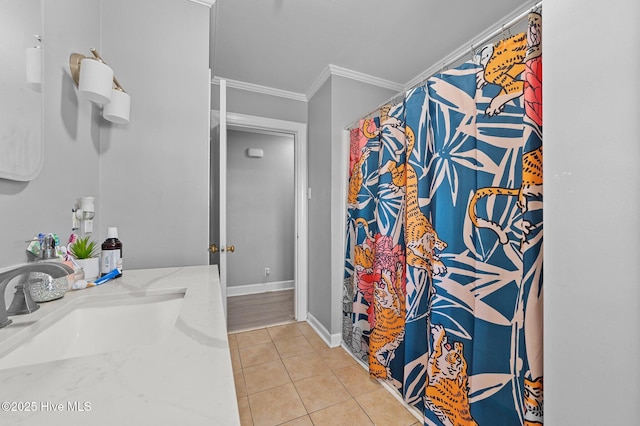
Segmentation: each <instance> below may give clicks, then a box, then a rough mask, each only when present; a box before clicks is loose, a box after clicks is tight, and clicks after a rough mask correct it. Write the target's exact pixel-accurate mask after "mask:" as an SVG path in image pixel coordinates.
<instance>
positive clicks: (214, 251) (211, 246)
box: [209, 244, 218, 254]
mask: <svg viewBox="0 0 640 426" xmlns="http://www.w3.org/2000/svg"><path fill="white" fill-rule="evenodd" d="M209 251H210V252H211V254H216V253H217V252H218V246H217V245H215V244H211V245H210V246H209Z"/></svg>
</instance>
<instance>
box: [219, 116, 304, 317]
mask: <svg viewBox="0 0 640 426" xmlns="http://www.w3.org/2000/svg"><path fill="white" fill-rule="evenodd" d="M219 122H220V112H219V111H217V110H212V111H211V128H212V129H213V128H214V127H216V126H217V125H218V123H219ZM227 127H233V128H236V129H240V130H249V131H255V130H258V131H260V130H262V131H268V132H278V133H285V134H289V135H292V136H293V138H294V162H295V165H294V174H295V177H294V188H295V224H294V226H295V235H296V238H295V243H294V244H295V247H294V257H295V259H294V272H293V280H294V286H295V290H294V299H295V304H294V315H295V319H296V320H298V321H306V319H307V313H308V312H309V306H308V294H309V289H308V264H309V260H308V236H307V234H308V227H307V224H308V212H307V204H308V200H307V194H308V190H307V125H306V124H305V123H299V122H296V121H286V120H278V119H275V118H267V117H259V116H255V115H247V114H238V113H231V112H227Z"/></svg>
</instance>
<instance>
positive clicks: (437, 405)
mask: <svg viewBox="0 0 640 426" xmlns="http://www.w3.org/2000/svg"><path fill="white" fill-rule="evenodd" d="M540 37H541V15H540V12H539V11H536V12H532V13H531V14H530V16H529V25H528V29H527V31H526V32H525V33H522V34H516V35H514V36H511V37H508V38H503V39H502V40H499V41H497V42H495V43H493V44H492V45H488V46H485V47H484V48H482V49H480V50H479V51H477V53H476V55H475V56H474V58H473V60H471V61H469V62H466V63H464V64H462V65H460V66H458V67H456V68H455V69H450V70H447V71H443V72H442V73H439V74H437V75H435V76H433V77H431V78H429V79H428V80H427V81H426V83H425V84H424V85H423V86H420V87H417V88H414V89H411V90H409V91H408V92H407V93H406V94H405V95H404V97H403V99H401V100H400V101H398V102H395V103H392V104H390V105H386V106H384V107H382V108H381V109H380V111H379V112H378V113H377V114H374V115H373V116H369V117H367V118H364V119H362V120H360V121H359V123H358V125H357V127H355V128H353V129H351V130H350V134H351V146H350V176H349V188H348V200H347V201H348V211H347V235H346V242H347V244H346V247H347V250H346V262H345V278H344V299H343V342H344V344H345V345H346V346H347V347H348V348H349V349H350V350H351V352H352V353H353V354H354V355H355V356H356V357H358V358H360V359H361V360H362V361H363V362H364V363H366V364H367V365H368V368H369V372H370V375H371V376H372V377H376V378H379V379H382V380H386V381H387V382H388V383H390V384H392V385H393V386H394V387H395V388H396V389H397V390H398V391H399V392H400V394H401V395H402V397H403V398H404V400H405V401H406V402H407V403H408V404H410V405H412V406H414V407H415V408H417V409H418V410H420V411H421V412H423V413H424V423H425V424H426V425H434V426H441V425H491V426H493V425H538V424H542V423H543V372H542V250H543V244H542V98H541V91H542V66H541V64H542V54H541V53H542V49H541V39H540Z"/></svg>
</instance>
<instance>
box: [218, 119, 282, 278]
mask: <svg viewBox="0 0 640 426" xmlns="http://www.w3.org/2000/svg"><path fill="white" fill-rule="evenodd" d="M227 139H228V143H227V179H228V180H227V182H228V184H227V212H228V214H227V241H229V243H230V244H233V245H234V246H235V249H236V250H235V252H234V253H232V254H231V255H229V256H227V269H228V273H227V280H228V281H227V285H228V286H229V287H234V286H239V285H250V284H261V283H270V282H279V281H293V264H294V262H293V260H294V243H295V226H294V224H295V192H294V139H293V136H292V135H276V134H264V133H253V132H246V131H237V130H229V131H228V132H227ZM249 148H258V149H262V150H263V152H264V157H262V158H250V157H248V155H247V149H249ZM266 267H269V268H270V269H271V274H270V275H269V276H268V277H265V274H264V269H265V268H266Z"/></svg>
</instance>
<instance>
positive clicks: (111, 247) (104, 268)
mask: <svg viewBox="0 0 640 426" xmlns="http://www.w3.org/2000/svg"><path fill="white" fill-rule="evenodd" d="M100 257H101V259H100V276H101V277H102V276H105V275H106V274H108V273H109V272H111V271H113V270H114V269H117V270H118V275H116V276H115V278H118V277H121V276H122V242H121V241H120V240H119V239H118V228H116V227H108V228H107V239H106V240H105V241H104V243H102V253H101V256H100Z"/></svg>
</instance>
